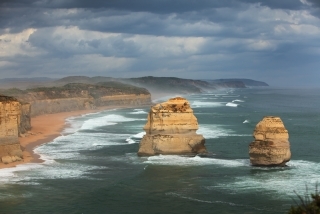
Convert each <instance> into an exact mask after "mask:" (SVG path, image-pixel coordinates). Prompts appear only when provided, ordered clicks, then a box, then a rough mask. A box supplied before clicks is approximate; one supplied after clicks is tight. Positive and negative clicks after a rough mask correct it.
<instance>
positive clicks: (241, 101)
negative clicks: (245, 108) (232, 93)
mask: <svg viewBox="0 0 320 214" xmlns="http://www.w3.org/2000/svg"><path fill="white" fill-rule="evenodd" d="M232 102H233V103H234V102H240V103H243V102H244V101H243V100H232Z"/></svg>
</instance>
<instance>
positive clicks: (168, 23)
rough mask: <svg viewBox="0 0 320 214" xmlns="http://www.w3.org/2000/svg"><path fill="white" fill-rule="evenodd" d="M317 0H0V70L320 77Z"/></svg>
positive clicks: (280, 80)
mask: <svg viewBox="0 0 320 214" xmlns="http://www.w3.org/2000/svg"><path fill="white" fill-rule="evenodd" d="M319 68H320V0H264V1H255V0H0V79H2V78H24V77H51V78H61V77H65V76H78V75H84V76H110V77H141V76H162V77H180V78H188V79H219V78H250V79H255V80H261V81H265V82H267V83H269V84H270V85H273V86H285V87H287V86H299V87H300V86H301V87H317V86H320V69H319Z"/></svg>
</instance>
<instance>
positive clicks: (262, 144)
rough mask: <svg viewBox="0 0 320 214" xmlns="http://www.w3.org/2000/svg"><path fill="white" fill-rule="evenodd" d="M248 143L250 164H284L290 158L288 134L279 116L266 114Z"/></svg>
mask: <svg viewBox="0 0 320 214" xmlns="http://www.w3.org/2000/svg"><path fill="white" fill-rule="evenodd" d="M253 137H254V139H255V140H254V141H253V142H252V143H250V145H249V156H250V162H251V164H252V165H258V166H284V165H285V164H286V162H288V161H289V160H290V158H291V152H290V143H289V141H288V139H289V134H288V131H287V130H286V128H285V127H284V124H283V122H282V120H281V119H280V117H273V116H267V117H264V118H263V120H262V121H260V122H259V123H258V124H257V126H256V128H255V130H254V133H253Z"/></svg>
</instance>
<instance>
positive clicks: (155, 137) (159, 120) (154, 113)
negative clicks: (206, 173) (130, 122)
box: [138, 97, 206, 156]
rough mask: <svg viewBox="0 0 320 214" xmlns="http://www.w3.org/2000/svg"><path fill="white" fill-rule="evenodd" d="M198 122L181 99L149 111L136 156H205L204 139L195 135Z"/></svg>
mask: <svg viewBox="0 0 320 214" xmlns="http://www.w3.org/2000/svg"><path fill="white" fill-rule="evenodd" d="M198 128H199V127H198V121H197V118H196V117H195V116H194V114H193V110H192V109H191V108H190V104H189V102H188V101H187V100H186V99H185V98H182V97H176V98H172V99H169V100H168V101H167V102H163V103H160V104H157V105H155V106H153V107H151V110H150V112H149V115H148V122H147V123H146V125H145V126H144V128H143V129H144V130H145V131H146V135H144V136H143V138H142V140H141V142H140V147H139V151H138V155H139V156H152V155H158V154H199V153H206V147H205V146H204V143H205V139H204V138H203V136H202V135H199V134H197V133H196V131H197V130H198Z"/></svg>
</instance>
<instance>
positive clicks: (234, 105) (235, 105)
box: [226, 103, 239, 107]
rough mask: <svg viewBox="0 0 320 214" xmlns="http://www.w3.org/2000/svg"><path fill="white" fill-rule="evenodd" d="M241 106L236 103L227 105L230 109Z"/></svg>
mask: <svg viewBox="0 0 320 214" xmlns="http://www.w3.org/2000/svg"><path fill="white" fill-rule="evenodd" d="M238 105H239V104H235V103H227V104H226V106H229V107H238Z"/></svg>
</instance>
